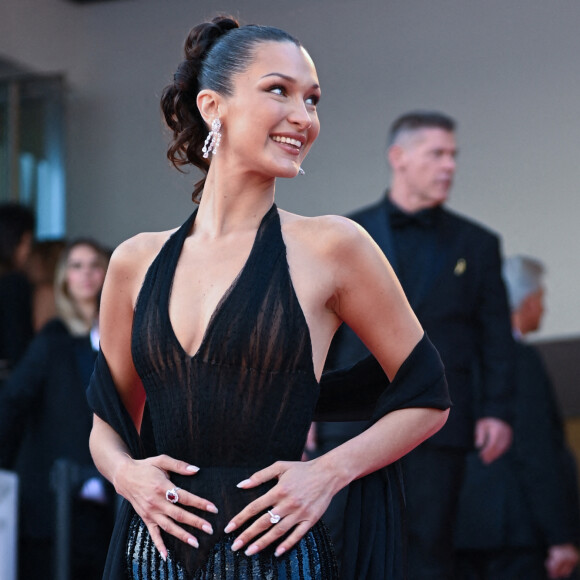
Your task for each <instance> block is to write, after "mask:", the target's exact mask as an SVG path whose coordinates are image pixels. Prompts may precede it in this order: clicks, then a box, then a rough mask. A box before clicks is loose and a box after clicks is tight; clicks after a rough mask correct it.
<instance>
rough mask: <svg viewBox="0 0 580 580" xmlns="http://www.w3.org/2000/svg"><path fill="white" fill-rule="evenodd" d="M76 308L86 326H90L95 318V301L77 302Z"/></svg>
mask: <svg viewBox="0 0 580 580" xmlns="http://www.w3.org/2000/svg"><path fill="white" fill-rule="evenodd" d="M76 306H77V310H78V312H79V314H80V315H81V316H82V318H83V320H84V321H85V322H86V323H87V327H89V328H90V327H91V326H92V325H93V324H94V323H95V320H96V319H97V304H96V302H95V301H92V300H91V301H90V302H89V301H86V302H77V303H76Z"/></svg>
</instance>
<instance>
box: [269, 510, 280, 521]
mask: <svg viewBox="0 0 580 580" xmlns="http://www.w3.org/2000/svg"><path fill="white" fill-rule="evenodd" d="M268 513H269V514H270V523H271V524H277V523H278V522H279V521H280V520H281V517H280V516H279V515H278V514H275V513H274V512H273V511H272V510H268Z"/></svg>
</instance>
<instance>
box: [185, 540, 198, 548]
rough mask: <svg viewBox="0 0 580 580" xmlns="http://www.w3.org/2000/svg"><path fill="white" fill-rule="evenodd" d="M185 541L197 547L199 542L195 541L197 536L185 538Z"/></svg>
mask: <svg viewBox="0 0 580 580" xmlns="http://www.w3.org/2000/svg"><path fill="white" fill-rule="evenodd" d="M187 543H188V544H189V545H190V546H193V547H194V548H199V542H198V541H197V538H193V537H191V538H189V539H188V540H187Z"/></svg>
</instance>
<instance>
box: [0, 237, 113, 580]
mask: <svg viewBox="0 0 580 580" xmlns="http://www.w3.org/2000/svg"><path fill="white" fill-rule="evenodd" d="M108 258H109V255H108V251H106V250H105V249H104V248H102V247H101V246H100V245H99V244H98V243H97V242H95V241H93V240H88V239H82V240H77V241H75V242H73V243H71V244H69V245H68V246H67V248H66V249H65V250H64V252H63V254H62V256H61V259H60V261H59V263H58V265H57V268H56V273H55V297H56V305H57V312H58V317H57V318H54V319H52V320H51V321H49V322H48V323H47V324H46V325H45V326H44V327H43V328H42V329H41V330H40V331H39V333H38V334H37V336H36V337H35V338H34V340H33V341H32V343H31V344H30V346H29V347H28V349H27V351H26V352H25V354H24V356H23V358H22V359H21V361H20V363H19V364H18V365H17V366H16V367H15V369H14V371H13V372H12V374H11V376H10V378H9V380H8V381H7V382H6V384H5V388H4V389H3V390H2V392H1V393H0V467H4V468H9V469H14V470H15V471H16V472H17V473H18V475H19V477H20V498H21V508H20V511H21V520H20V550H19V552H20V578H21V579H23V580H26V579H28V578H30V579H32V578H34V579H37V578H51V574H52V571H53V569H54V564H53V553H54V529H55V523H54V515H55V507H54V501H53V493H52V491H51V483H50V471H51V469H52V466H53V464H54V462H55V461H56V460H57V459H67V460H69V461H71V462H73V463H74V464H76V465H78V466H79V467H80V468H81V469H83V470H86V473H87V476H86V478H85V480H84V481H83V483H84V484H87V485H82V484H81V485H80V486H79V489H78V490H76V494H75V498H74V499H73V501H74V505H73V510H72V511H73V514H74V515H73V522H72V525H73V534H72V537H73V542H72V546H71V557H72V561H71V572H72V576H73V577H74V578H80V577H83V578H85V579H86V580H90V579H93V578H95V579H96V578H100V577H101V575H102V567H103V561H104V554H105V552H106V547H107V544H108V538H109V536H110V530H111V527H112V520H113V511H112V502H110V501H107V500H108V498H107V488H106V487H105V485H104V484H103V481H102V480H101V479H100V478H99V479H94V478H96V477H97V475H98V474H97V472H96V471H94V473H91V470H94V468H93V466H92V461H91V457H90V454H89V449H88V440H89V433H90V430H91V412H90V410H89V407H88V404H87V401H86V396H85V389H86V386H87V384H88V382H89V378H90V375H91V372H92V368H93V365H94V361H95V357H96V351H97V349H98V330H97V329H98V325H97V316H98V311H99V300H100V294H101V289H102V286H103V281H104V279H105V271H106V268H107V265H108ZM99 482H100V483H99Z"/></svg>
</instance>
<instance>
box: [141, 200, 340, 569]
mask: <svg viewBox="0 0 580 580" xmlns="http://www.w3.org/2000/svg"><path fill="white" fill-rule="evenodd" d="M195 215H196V214H195V213H194V214H193V215H192V216H191V217H190V219H189V220H188V221H187V222H186V223H185V224H183V226H182V227H181V228H180V229H179V230H178V231H177V232H176V233H175V234H173V236H172V237H171V238H170V239H169V240H168V242H167V243H166V244H165V246H164V247H163V248H162V250H161V252H160V253H159V254H158V256H157V257H156V259H155V260H154V262H153V263H152V265H151V266H150V268H149V271H148V273H147V275H146V278H145V280H144V283H143V287H142V288H141V291H140V294H139V298H138V301H137V305H136V309H135V315H134V322H133V332H132V352H133V359H134V362H135V366H136V369H137V371H138V373H139V375H140V377H141V379H142V381H143V385H144V387H145V390H146V393H147V402H148V408H149V413H150V419H151V427H152V433H153V438H154V446H155V453H157V454H162V453H166V454H168V455H169V456H171V457H177V458H179V459H182V460H184V461H187V462H189V463H191V464H194V465H197V466H199V467H200V471H199V473H198V474H196V475H195V476H188V477H186V476H180V475H177V474H172V476H171V480H172V482H173V483H174V484H175V485H177V486H178V487H181V488H183V489H187V490H188V491H191V492H192V493H195V494H196V495H199V496H201V497H204V498H206V499H208V500H210V501H212V502H214V503H215V505H217V506H218V508H219V514H215V515H214V514H210V513H208V512H203V513H202V514H201V515H203V517H204V518H205V519H207V520H208V521H210V523H211V524H212V527H213V529H214V534H213V535H212V536H209V535H207V534H205V533H203V532H200V531H199V530H195V531H194V530H192V532H194V533H195V535H196V536H197V538H198V539H199V542H200V547H199V549H198V550H196V549H192V548H191V546H188V545H186V544H184V543H183V542H181V541H180V540H177V539H176V538H174V537H173V536H169V535H165V536H164V541H165V542H166V545H167V547H168V549H169V550H170V551H171V554H172V555H173V557H174V558H175V560H176V561H177V562H179V564H180V566H181V567H183V569H184V570H185V571H186V573H187V575H188V577H189V576H191V577H193V575H194V574H195V573H198V572H199V570H200V569H203V568H204V566H206V564H207V563H208V558H209V555H210V553H211V552H212V550H213V548H214V546H215V545H216V544H218V543H220V542H221V541H222V540H223V537H224V533H223V529H224V528H225V526H226V525H227V523H228V522H229V521H230V519H231V518H232V517H233V516H234V515H235V514H237V513H238V512H239V511H240V510H241V509H243V507H245V506H246V505H247V504H248V503H250V502H251V501H253V500H254V499H255V498H257V497H259V496H261V495H263V493H264V492H265V490H266V489H267V488H268V487H269V486H272V485H274V483H275V482H272V483H269V484H267V485H264V486H261V487H259V488H256V489H252V490H243V489H238V488H237V487H236V484H237V483H239V482H240V481H242V480H243V479H246V478H248V477H249V476H250V475H251V474H252V473H253V472H255V471H256V470H258V469H262V468H264V467H266V466H268V465H270V464H272V463H274V462H275V461H277V460H294V461H298V460H300V458H301V454H302V450H303V448H304V444H305V441H306V436H307V433H308V429H309V426H310V423H311V420H312V414H313V411H314V407H315V405H316V400H317V398H318V391H319V388H318V383H317V381H316V378H315V375H314V369H313V363H312V347H311V343H310V335H309V331H308V326H307V324H306V320H305V318H304V315H303V313H302V310H301V307H300V304H299V303H298V299H297V297H296V294H295V292H294V289H293V286H292V281H291V279H290V273H289V270H288V263H287V260H286V248H285V245H284V242H283V239H282V233H281V228H280V218H279V216H278V211H277V208H276V206H275V205H273V206H272V208H271V209H270V210H269V211H268V212H267V214H266V215H265V216H264V218H263V219H262V222H261V224H260V227H259V229H258V232H257V234H256V238H255V241H254V244H253V247H252V250H251V252H250V255H249V257H248V259H247V261H246V263H245V265H244V267H243V268H242V270H241V272H240V273H239V275H238V276H237V277H236V279H235V280H234V282H233V283H232V285H231V286H230V288H229V289H228V291H227V292H226V294H225V295H224V297H223V298H222V299H221V300H220V302H219V304H218V306H217V308H216V310H215V312H214V314H213V316H212V317H211V320H210V323H209V325H208V328H207V330H206V333H205V336H204V338H203V340H202V343H201V345H200V348H199V350H198V352H196V353H195V354H194V355H193V356H190V355H189V354H188V353H186V352H185V351H184V349H183V348H182V346H181V345H180V343H179V342H178V340H177V337H176V336H175V333H174V332H173V328H172V326H171V322H170V319H169V299H170V295H171V286H172V280H173V276H174V272H175V268H176V265H177V262H178V259H179V256H180V253H181V250H182V247H183V243H184V241H185V239H186V237H187V236H188V234H189V233H190V231H191V229H192V226H193V223H194V220H195ZM192 511H195V510H193V509H192ZM321 530H322V527H319V528H317V534H318V535H317V538H319V540H320V541H324V542H325V543H326V542H328V540H327V539H326V535H325V534H324V533H323V532H322V531H321ZM306 541H307V540H306V539H305V540H303V542H306ZM321 548H322V549H321V553H324V554H325V560H324V561H322V566H323V567H322V570H318V571H316V570H314V569H313V570H308V569H305V570H304V578H333V577H335V576H334V574H335V572H334V570H335V563H334V560H333V558H332V557H329V554H331V549H329V548H328V546H322V547H321ZM299 549H300V548H299ZM293 552H294V551H290V553H289V554H285V555H283V556H282V557H281V558H280V559H278V558H274V556H273V554H272V553H270V554H269V556H268V558H269V559H270V560H272V561H279V560H284V559H286V558H288V559H290V558H292V554H293ZM155 557H157V558H159V556H158V555H156V556H155ZM244 558H245V557H244ZM254 558H255V557H254ZM264 558H265V557H264V555H262V556H261V560H264ZM250 559H251V558H250ZM255 559H256V560H258V558H255ZM148 565H149V564H148V562H147V561H146V560H145V559H143V567H144V568H143V570H145V569H146V568H147V566H148ZM264 565H265V564H264ZM246 577H247V578H250V577H252V576H251V575H250V576H247V575H244V574H243V573H242V572H240V575H239V576H238V575H236V576H228V578H232V579H233V578H246ZM277 577H278V576H272V578H277Z"/></svg>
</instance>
